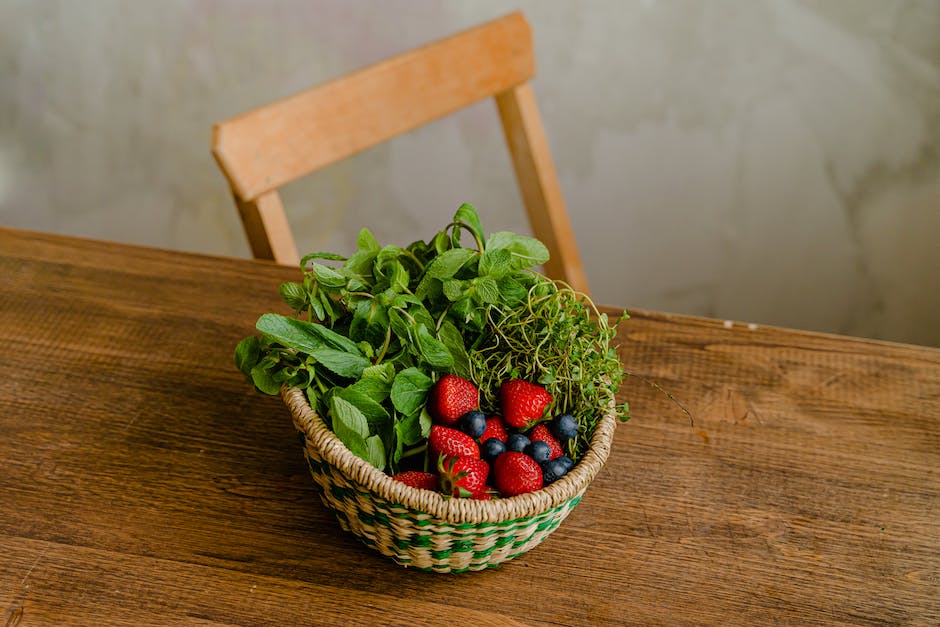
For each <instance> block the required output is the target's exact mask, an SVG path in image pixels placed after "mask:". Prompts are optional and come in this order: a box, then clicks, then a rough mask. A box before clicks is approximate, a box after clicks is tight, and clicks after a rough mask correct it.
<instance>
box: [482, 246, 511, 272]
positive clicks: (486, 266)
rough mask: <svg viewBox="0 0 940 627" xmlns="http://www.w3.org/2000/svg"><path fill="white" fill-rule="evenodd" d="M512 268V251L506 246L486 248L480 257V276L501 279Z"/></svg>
mask: <svg viewBox="0 0 940 627" xmlns="http://www.w3.org/2000/svg"><path fill="white" fill-rule="evenodd" d="M512 270H513V267H512V253H510V252H509V250H508V249H506V248H487V249H486V250H485V251H484V252H483V255H482V256H481V257H480V266H479V272H480V276H490V277H493V278H494V279H501V278H503V277H504V276H506V275H507V274H509V273H510V272H512Z"/></svg>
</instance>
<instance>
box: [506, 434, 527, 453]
mask: <svg viewBox="0 0 940 627" xmlns="http://www.w3.org/2000/svg"><path fill="white" fill-rule="evenodd" d="M527 446H529V438H527V437H526V436H525V435H523V434H521V433H513V434H512V435H511V436H509V439H508V440H506V450H507V451H515V452H517V453H521V452H523V451H524V450H525V447H527Z"/></svg>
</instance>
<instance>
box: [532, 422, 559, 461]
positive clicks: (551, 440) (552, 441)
mask: <svg viewBox="0 0 940 627" xmlns="http://www.w3.org/2000/svg"><path fill="white" fill-rule="evenodd" d="M529 439H530V440H532V441H533V442H538V441H541V442H545V443H546V444H548V447H549V448H550V449H552V454H551V456H550V457H549V459H557V458H559V457H561V456H562V455H564V454H565V451H564V449H562V448H561V444H559V442H558V440H557V439H556V438H555V436H554V435H552V432H551V431H549V430H548V427H547V426H545V425H544V424H540V425H535V426H534V427H532V430H531V431H529Z"/></svg>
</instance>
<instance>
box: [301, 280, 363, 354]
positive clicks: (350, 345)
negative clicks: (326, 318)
mask: <svg viewBox="0 0 940 627" xmlns="http://www.w3.org/2000/svg"><path fill="white" fill-rule="evenodd" d="M321 294H323V293H322V292H321ZM327 300H329V297H327ZM298 322H299V321H298ZM304 324H306V325H309V327H307V328H309V330H310V333H312V334H314V335H316V336H317V337H319V338H320V339H321V340H323V342H324V344H326V345H328V346H331V347H333V348H335V349H336V350H340V351H345V352H347V353H352V354H353V355H359V354H360V353H359V347H358V346H356V343H355V342H353V341H352V340H350V339H349V338H348V337H346V336H343V335H340V334H339V333H337V332H336V331H334V330H333V329H330V328H327V327H325V326H323V325H322V324H316V323H314V322H307V323H304Z"/></svg>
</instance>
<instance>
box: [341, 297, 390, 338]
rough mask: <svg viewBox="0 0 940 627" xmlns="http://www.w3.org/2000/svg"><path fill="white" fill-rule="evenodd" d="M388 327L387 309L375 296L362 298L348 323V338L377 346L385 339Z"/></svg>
mask: <svg viewBox="0 0 940 627" xmlns="http://www.w3.org/2000/svg"><path fill="white" fill-rule="evenodd" d="M387 328H388V311H387V310H386V309H385V307H383V306H382V305H380V304H379V302H378V300H376V299H375V298H368V299H364V300H362V301H361V302H360V303H359V304H358V305H356V311H355V313H354V314H353V319H352V322H351V323H350V325H349V338H350V339H351V340H353V341H356V342H359V341H366V342H368V343H369V344H371V345H372V346H374V347H379V346H381V345H382V342H384V341H385V329H387Z"/></svg>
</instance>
